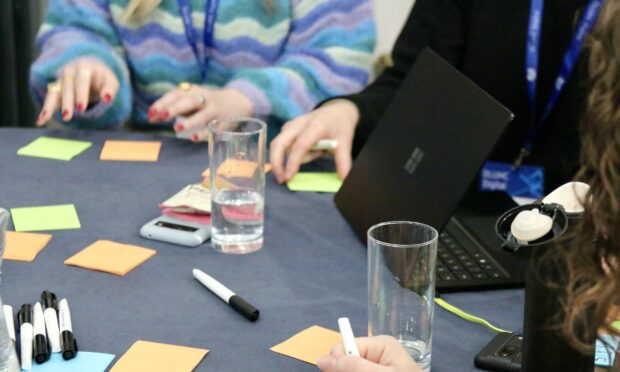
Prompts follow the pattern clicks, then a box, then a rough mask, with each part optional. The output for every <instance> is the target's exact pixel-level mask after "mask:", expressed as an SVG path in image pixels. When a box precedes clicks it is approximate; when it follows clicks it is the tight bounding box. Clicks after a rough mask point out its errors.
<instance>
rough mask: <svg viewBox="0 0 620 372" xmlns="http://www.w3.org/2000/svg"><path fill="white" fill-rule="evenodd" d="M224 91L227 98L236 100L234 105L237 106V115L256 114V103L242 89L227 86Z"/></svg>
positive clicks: (232, 100)
mask: <svg viewBox="0 0 620 372" xmlns="http://www.w3.org/2000/svg"><path fill="white" fill-rule="evenodd" d="M222 93H225V94H226V96H227V99H230V100H231V101H230V102H234V103H233V105H234V107H235V108H236V110H235V111H236V112H235V115H236V116H253V115H254V103H253V102H252V100H250V98H249V97H248V96H246V95H245V94H243V93H242V92H241V91H239V90H237V89H234V88H226V89H223V90H222Z"/></svg>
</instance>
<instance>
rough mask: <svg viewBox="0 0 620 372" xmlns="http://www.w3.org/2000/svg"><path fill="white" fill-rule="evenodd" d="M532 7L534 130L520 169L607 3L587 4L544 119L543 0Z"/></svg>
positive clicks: (529, 56)
mask: <svg viewBox="0 0 620 372" xmlns="http://www.w3.org/2000/svg"><path fill="white" fill-rule="evenodd" d="M531 1H532V3H531V7H530V20H529V26H528V34H527V49H526V51H525V54H526V61H525V64H526V71H525V72H526V80H527V91H528V95H529V99H530V105H531V107H532V115H533V117H534V124H533V125H532V126H531V128H530V130H529V132H528V134H527V137H526V140H525V144H524V145H523V148H522V149H521V153H520V154H519V156H518V158H517V160H516V161H515V166H519V165H521V162H522V161H523V159H524V158H525V157H526V156H528V155H529V153H530V152H531V150H532V146H533V143H534V141H535V140H536V137H538V134H539V133H540V131H541V129H542V127H543V125H544V124H545V121H546V120H547V118H548V117H549V114H550V113H551V111H552V110H553V108H554V107H555V105H556V104H557V102H558V99H559V98H560V94H561V93H562V90H563V89H564V86H565V85H566V82H567V81H568V78H569V77H570V75H571V74H572V72H573V70H574V68H575V64H576V62H577V60H578V59H579V54H580V53H581V49H582V48H583V45H584V42H585V39H586V37H587V36H588V34H589V33H590V30H591V29H592V27H594V24H595V23H596V20H597V18H598V15H599V13H600V11H601V7H602V6H603V2H604V0H590V1H589V2H588V6H587V7H586V9H585V12H584V13H583V15H582V16H581V20H580V21H579V25H578V26H577V30H576V31H575V35H574V36H573V39H572V40H571V42H570V44H569V46H568V50H567V51H566V53H565V54H564V58H563V59H562V64H561V66H560V71H559V72H558V77H557V78H556V79H555V84H554V86H553V89H552V90H551V95H550V97H549V102H548V103H547V106H546V107H545V109H544V111H543V112H542V115H541V116H540V117H538V116H537V110H536V92H537V88H538V63H539V60H540V39H541V34H542V20H543V8H544V2H545V1H544V0H531Z"/></svg>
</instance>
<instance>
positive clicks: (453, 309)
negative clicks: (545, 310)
mask: <svg viewBox="0 0 620 372" xmlns="http://www.w3.org/2000/svg"><path fill="white" fill-rule="evenodd" d="M435 303H436V304H437V305H439V306H440V307H441V308H443V309H444V310H446V311H449V312H451V313H452V314H454V315H456V316H458V317H460V318H463V319H465V320H467V321H468V322H472V323H476V324H480V325H483V326H485V327H487V328H489V329H492V330H494V331H495V332H500V333H512V332H510V331H506V330H504V329H501V328H498V327H496V326H494V325H493V324H491V323H489V322H488V321H486V320H484V319H482V318H479V317H477V316H474V315H471V314H469V313H466V312H465V311H463V310H461V309H459V308H458V307H456V306H453V305H450V304H449V303H447V302H446V301H444V300H442V299H441V298H437V297H435ZM618 325H619V326H620V324H618Z"/></svg>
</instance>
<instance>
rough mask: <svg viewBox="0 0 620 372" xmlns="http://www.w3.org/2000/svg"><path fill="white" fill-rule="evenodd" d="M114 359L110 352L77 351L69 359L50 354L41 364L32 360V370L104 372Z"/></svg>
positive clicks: (41, 371) (43, 371)
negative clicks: (73, 356) (74, 355)
mask: <svg viewBox="0 0 620 372" xmlns="http://www.w3.org/2000/svg"><path fill="white" fill-rule="evenodd" d="M112 360H114V355H112V354H102V353H90V352H87V351H79V352H78V353H77V355H76V357H75V358H73V359H71V360H64V359H62V355H60V354H59V353H54V354H52V357H51V358H50V360H48V361H47V362H45V363H43V364H37V363H36V362H35V361H32V369H31V371H32V372H84V371H89V372H105V370H106V368H108V366H109V365H110V363H112Z"/></svg>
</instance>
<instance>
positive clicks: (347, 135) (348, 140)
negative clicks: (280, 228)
mask: <svg viewBox="0 0 620 372" xmlns="http://www.w3.org/2000/svg"><path fill="white" fill-rule="evenodd" d="M358 120H359V110H358V109H357V106H355V104H354V103H353V102H351V101H348V100H345V99H336V100H334V101H330V102H328V103H326V104H325V105H323V106H321V107H319V108H318V109H316V110H314V111H312V112H310V113H308V114H306V115H303V116H300V117H298V118H297V119H294V120H292V121H289V122H288V123H286V124H284V126H283V127H282V130H281V132H280V134H278V136H277V137H276V138H275V139H274V140H273V141H271V147H270V159H271V165H272V166H273V174H274V175H275V176H276V179H277V180H278V182H280V183H284V182H286V181H288V180H290V179H291V178H293V176H294V175H295V174H296V173H297V171H299V166H300V165H301V163H302V161H303V160H304V157H305V156H306V155H307V154H308V152H310V150H311V148H312V146H314V144H316V143H317V142H318V141H319V140H322V139H334V140H337V141H338V146H336V149H335V150H334V159H335V161H336V170H337V171H338V176H339V177H340V178H342V179H344V178H345V177H346V176H347V174H348V173H349V171H350V170H351V164H352V162H353V159H352V157H351V149H352V147H353V136H354V135H355V127H356V126H357V122H358ZM286 155H287V156H286ZM285 156H286V160H285Z"/></svg>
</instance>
